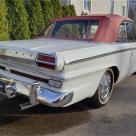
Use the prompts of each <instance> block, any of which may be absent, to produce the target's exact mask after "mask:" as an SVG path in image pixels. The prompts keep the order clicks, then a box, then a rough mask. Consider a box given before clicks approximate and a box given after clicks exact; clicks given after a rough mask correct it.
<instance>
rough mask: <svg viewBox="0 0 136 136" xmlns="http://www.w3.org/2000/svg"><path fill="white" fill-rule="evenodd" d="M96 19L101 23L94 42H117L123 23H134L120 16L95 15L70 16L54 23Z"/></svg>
mask: <svg viewBox="0 0 136 136" xmlns="http://www.w3.org/2000/svg"><path fill="white" fill-rule="evenodd" d="M79 19H93V20H94V19H95V20H99V21H100V26H99V29H98V31H97V33H96V35H95V37H94V39H93V41H94V42H116V41H117V38H118V31H119V26H120V24H121V23H122V21H124V20H127V21H132V20H131V19H129V18H128V17H125V16H119V15H107V14H95V15H91V16H69V17H65V18H60V19H55V20H53V22H54V21H65V20H79Z"/></svg>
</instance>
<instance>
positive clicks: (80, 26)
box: [40, 20, 99, 40]
mask: <svg viewBox="0 0 136 136" xmlns="http://www.w3.org/2000/svg"><path fill="white" fill-rule="evenodd" d="M98 27H99V21H98V20H64V21H56V22H53V23H52V24H51V25H50V26H49V27H48V28H47V29H46V30H44V31H43V32H42V34H41V35H40V36H42V37H51V38H60V39H61V38H62V39H70V38H71V39H80V40H93V38H94V36H95V34H96V32H97V29H98Z"/></svg>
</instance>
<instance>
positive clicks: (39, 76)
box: [0, 15, 136, 110]
mask: <svg viewBox="0 0 136 136" xmlns="http://www.w3.org/2000/svg"><path fill="white" fill-rule="evenodd" d="M135 35H136V32H135V28H134V22H133V21H132V20H130V19H129V18H127V17H121V16H118V15H93V16H77V17H66V18H63V19H56V20H53V21H52V22H51V24H50V25H49V27H48V28H47V29H45V30H43V32H42V33H41V34H40V35H39V36H38V37H37V38H36V39H34V40H17V41H1V42H0V92H1V94H3V95H6V96H7V97H8V98H10V99H11V98H13V97H15V96H16V95H18V94H20V95H24V96H27V97H28V98H29V100H30V101H28V102H26V103H23V104H20V106H21V108H22V110H24V109H27V108H30V107H32V106H35V105H37V104H39V103H42V104H45V105H49V106H52V107H66V106H69V105H71V104H74V103H76V102H79V101H81V100H83V99H86V98H92V101H93V103H94V106H96V107H100V106H103V105H105V104H106V103H107V102H108V101H109V99H110V97H111V94H112V90H113V86H114V84H116V83H118V82H119V81H121V80H123V79H124V78H125V77H127V76H128V75H130V74H132V73H134V72H136V42H135Z"/></svg>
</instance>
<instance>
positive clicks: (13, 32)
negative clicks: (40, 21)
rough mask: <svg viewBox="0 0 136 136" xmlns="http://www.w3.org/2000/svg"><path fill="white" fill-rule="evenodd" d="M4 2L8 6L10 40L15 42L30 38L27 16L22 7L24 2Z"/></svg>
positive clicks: (17, 0)
mask: <svg viewBox="0 0 136 136" xmlns="http://www.w3.org/2000/svg"><path fill="white" fill-rule="evenodd" d="M1 1H2V0H1ZM6 2H7V6H8V18H9V25H10V37H11V39H14V40H17V39H28V38H30V30H29V25H28V14H27V11H26V9H25V6H24V1H23V0H6Z"/></svg>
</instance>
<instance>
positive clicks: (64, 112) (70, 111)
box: [0, 97, 91, 135]
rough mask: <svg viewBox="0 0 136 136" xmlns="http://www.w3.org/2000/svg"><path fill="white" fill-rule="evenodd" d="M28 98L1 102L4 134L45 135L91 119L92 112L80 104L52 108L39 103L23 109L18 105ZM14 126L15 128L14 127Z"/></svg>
mask: <svg viewBox="0 0 136 136" xmlns="http://www.w3.org/2000/svg"><path fill="white" fill-rule="evenodd" d="M24 101H26V99H24V98H22V97H17V98H15V99H12V100H7V99H6V100H2V101H1V102H0V132H2V131H3V130H4V129H6V128H7V129H8V132H7V131H4V132H3V133H2V134H3V135H8V133H9V134H10V135H18V134H19V133H21V134H22V135H24V134H26V135H43V134H44V135H45V134H54V133H57V132H61V131H65V130H66V129H68V128H72V127H74V126H78V125H82V124H84V123H87V122H88V121H89V120H90V116H91V115H90V113H89V112H88V111H87V110H85V109H82V108H81V107H80V106H78V105H79V104H76V105H73V106H70V107H68V108H51V107H47V106H44V105H38V106H36V107H33V108H31V109H28V110H25V111H21V110H20V109H19V107H18V105H19V104H20V103H22V102H24ZM12 128H13V129H12Z"/></svg>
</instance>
